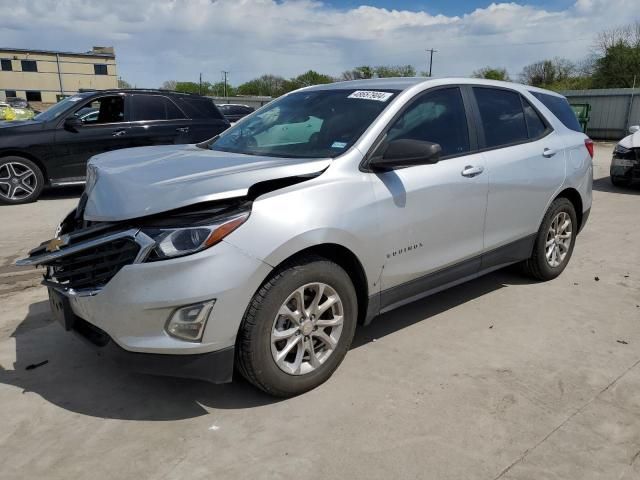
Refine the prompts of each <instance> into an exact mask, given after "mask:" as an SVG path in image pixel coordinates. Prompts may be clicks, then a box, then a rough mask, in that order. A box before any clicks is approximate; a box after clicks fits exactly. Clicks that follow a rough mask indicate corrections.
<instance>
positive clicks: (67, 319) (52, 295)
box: [49, 288, 76, 330]
mask: <svg viewBox="0 0 640 480" xmlns="http://www.w3.org/2000/svg"><path fill="white" fill-rule="evenodd" d="M49 306H50V307H51V315H52V316H53V319H54V320H55V321H56V322H58V323H60V325H62V326H63V327H64V329H65V330H71V329H72V328H73V323H74V321H75V318H76V317H75V315H74V313H73V310H71V302H69V299H68V298H67V297H66V296H65V295H63V294H62V293H60V292H58V291H57V290H55V289H53V288H50V289H49Z"/></svg>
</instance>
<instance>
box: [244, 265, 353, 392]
mask: <svg viewBox="0 0 640 480" xmlns="http://www.w3.org/2000/svg"><path fill="white" fill-rule="evenodd" d="M299 298H302V299H303V300H302V308H301V306H300V305H301V304H300V302H299V301H298V299H299ZM316 299H317V301H316ZM325 307H326V308H325ZM323 309H324V310H323ZM301 312H303V313H301ZM357 317H358V305H357V297H356V292H355V289H354V287H353V283H352V282H351V279H350V278H349V275H347V273H346V272H345V271H344V270H343V269H342V268H341V267H340V266H339V265H337V264H335V263H333V262H331V261H329V260H326V259H324V258H322V257H317V256H308V257H305V258H302V259H300V260H299V261H297V262H295V263H292V264H290V265H287V266H284V267H283V268H282V269H280V270H279V271H277V272H276V273H275V274H274V275H273V276H272V277H271V278H270V279H269V280H267V281H266V282H265V283H264V284H263V285H262V286H261V287H260V289H259V290H258V292H257V293H256V294H255V295H254V297H253V299H252V300H251V303H250V304H249V307H248V308H247V311H246V313H245V316H244V319H243V321H242V324H241V326H240V331H239V333H238V341H237V344H236V345H237V348H236V351H237V357H236V364H237V366H238V370H239V371H240V373H241V374H242V376H243V377H245V378H246V379H247V380H248V381H249V382H250V383H252V384H253V385H255V386H256V387H258V388H259V389H261V390H263V391H264V392H266V393H268V394H270V395H274V396H278V397H291V396H295V395H299V394H301V393H304V392H306V391H308V390H311V389H313V388H315V387H317V386H319V385H321V384H322V383H324V382H325V381H326V380H327V379H328V378H329V377H330V376H331V375H332V374H333V372H334V371H335V370H336V368H338V366H339V365H340V363H341V362H342V360H343V359H344V357H345V355H346V354H347V351H348V350H349V347H350V345H351V341H352V340H353V335H354V333H355V329H356V323H357Z"/></svg>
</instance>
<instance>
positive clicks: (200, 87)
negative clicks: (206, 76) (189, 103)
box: [198, 72, 202, 95]
mask: <svg viewBox="0 0 640 480" xmlns="http://www.w3.org/2000/svg"><path fill="white" fill-rule="evenodd" d="M198 94H199V95H202V72H200V86H199V87H198Z"/></svg>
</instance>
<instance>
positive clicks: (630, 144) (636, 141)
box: [620, 130, 640, 148]
mask: <svg viewBox="0 0 640 480" xmlns="http://www.w3.org/2000/svg"><path fill="white" fill-rule="evenodd" d="M620 145H622V146H623V147H625V148H640V130H639V131H637V132H636V133H632V134H631V135H627V136H626V137H624V138H623V139H622V140H620Z"/></svg>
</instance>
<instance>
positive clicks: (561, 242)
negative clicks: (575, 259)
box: [545, 212, 573, 268]
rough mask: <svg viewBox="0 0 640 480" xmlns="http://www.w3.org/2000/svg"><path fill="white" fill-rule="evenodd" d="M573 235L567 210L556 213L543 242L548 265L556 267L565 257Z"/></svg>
mask: <svg viewBox="0 0 640 480" xmlns="http://www.w3.org/2000/svg"><path fill="white" fill-rule="evenodd" d="M572 236H573V225H572V223H571V217H570V216H569V214H568V213H567V212H560V213H558V214H557V215H556V216H555V217H554V218H553V221H552V222H551V225H550V227H549V231H548V232H547V239H546V243H545V254H546V255H545V256H546V259H547V263H548V264H549V266H550V267H553V268H556V267H558V266H560V265H561V264H562V262H564V259H565V258H566V257H567V253H568V252H569V248H570V247H571V240H572Z"/></svg>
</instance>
